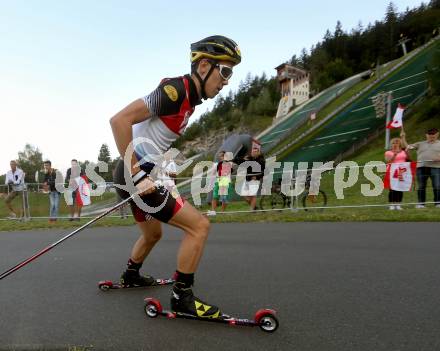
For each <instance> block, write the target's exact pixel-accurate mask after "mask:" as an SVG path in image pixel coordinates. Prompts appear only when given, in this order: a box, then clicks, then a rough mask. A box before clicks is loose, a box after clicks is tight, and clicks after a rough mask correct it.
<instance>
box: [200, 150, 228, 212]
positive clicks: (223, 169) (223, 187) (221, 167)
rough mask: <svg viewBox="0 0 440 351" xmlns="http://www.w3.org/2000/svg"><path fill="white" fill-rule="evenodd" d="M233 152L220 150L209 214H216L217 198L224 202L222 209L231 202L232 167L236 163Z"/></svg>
mask: <svg viewBox="0 0 440 351" xmlns="http://www.w3.org/2000/svg"><path fill="white" fill-rule="evenodd" d="M232 157H233V155H232V152H225V151H220V153H219V159H220V161H219V162H218V163H217V165H216V181H215V184H214V191H213V196H212V202H211V208H212V209H211V211H208V213H207V214H208V216H215V215H216V214H217V213H216V211H215V210H216V209H217V200H219V201H220V202H221V204H222V211H223V212H224V211H225V210H226V206H227V204H228V202H229V199H228V196H229V186H230V184H231V181H232V179H231V175H232V167H233V166H234V163H233V162H232V161H231V160H232Z"/></svg>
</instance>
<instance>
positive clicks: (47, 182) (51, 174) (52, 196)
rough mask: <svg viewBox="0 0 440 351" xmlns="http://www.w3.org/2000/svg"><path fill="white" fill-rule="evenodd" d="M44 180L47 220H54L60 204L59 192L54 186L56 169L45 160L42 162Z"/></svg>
mask: <svg viewBox="0 0 440 351" xmlns="http://www.w3.org/2000/svg"><path fill="white" fill-rule="evenodd" d="M43 167H44V182H43V186H44V187H45V188H46V189H47V190H48V191H49V222H51V223H52V222H56V220H57V218H58V208H59V205H60V195H61V194H60V193H59V192H58V191H57V189H56V187H55V180H56V177H57V171H56V170H55V169H53V168H52V163H51V162H50V161H49V160H47V161H44V163H43Z"/></svg>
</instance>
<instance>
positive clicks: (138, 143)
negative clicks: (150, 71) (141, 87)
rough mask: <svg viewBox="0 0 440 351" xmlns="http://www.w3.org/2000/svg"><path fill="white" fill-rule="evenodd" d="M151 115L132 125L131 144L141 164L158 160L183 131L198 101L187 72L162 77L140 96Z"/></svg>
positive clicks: (194, 86)
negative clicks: (179, 75) (183, 74)
mask: <svg viewBox="0 0 440 351" xmlns="http://www.w3.org/2000/svg"><path fill="white" fill-rule="evenodd" d="M142 100H143V101H144V103H145V106H146V107H147V108H148V110H149V111H150V117H149V118H148V119H146V120H145V121H143V122H141V123H137V124H135V125H133V127H132V130H133V144H134V149H135V153H136V157H137V159H138V160H139V161H140V163H141V164H143V163H146V162H150V163H157V162H158V161H159V159H160V157H161V156H162V155H163V154H164V153H165V152H166V151H167V150H168V149H169V147H170V146H171V144H172V143H173V141H175V140H176V139H177V138H178V137H179V136H181V135H182V133H183V132H184V130H185V128H186V126H187V124H188V120H189V118H190V116H191V115H192V113H193V112H194V108H195V106H196V105H198V104H201V102H202V101H201V99H200V98H199V95H198V93H197V88H196V85H195V83H194V81H193V80H192V78H191V76H190V75H185V76H183V77H176V78H167V79H163V80H162V81H161V83H160V84H159V86H158V87H157V88H156V89H155V90H154V91H153V92H152V93H151V94H149V95H147V96H145V97H143V98H142Z"/></svg>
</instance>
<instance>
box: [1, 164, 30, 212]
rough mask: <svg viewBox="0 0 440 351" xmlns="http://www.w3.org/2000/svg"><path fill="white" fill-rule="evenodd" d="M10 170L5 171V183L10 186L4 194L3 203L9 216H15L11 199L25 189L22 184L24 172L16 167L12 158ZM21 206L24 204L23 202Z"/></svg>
mask: <svg viewBox="0 0 440 351" xmlns="http://www.w3.org/2000/svg"><path fill="white" fill-rule="evenodd" d="M10 166H11V170H10V171H8V173H6V179H5V184H6V185H8V186H10V192H9V194H8V196H6V199H5V203H6V207H7V208H8V210H9V218H11V219H12V218H17V212H16V211H14V208H13V207H12V204H11V202H12V200H14V198H15V197H16V196H17V195H18V194H22V193H23V191H24V190H25V184H24V172H23V171H22V170H21V169H20V168H18V167H17V162H16V161H14V160H12V161H11V162H10ZM23 206H25V204H24V203H23ZM22 214H23V209H21V211H20V217H22Z"/></svg>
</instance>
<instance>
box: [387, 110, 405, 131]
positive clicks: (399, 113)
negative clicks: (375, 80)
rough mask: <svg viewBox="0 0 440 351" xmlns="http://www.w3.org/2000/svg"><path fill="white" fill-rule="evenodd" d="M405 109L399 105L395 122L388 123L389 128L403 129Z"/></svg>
mask: <svg viewBox="0 0 440 351" xmlns="http://www.w3.org/2000/svg"><path fill="white" fill-rule="evenodd" d="M404 111H405V107H404V106H403V105H401V104H398V105H397V109H396V113H395V114H394V117H393V120H392V121H391V122H390V123H388V125H387V128H388V129H391V128H401V127H402V126H403V112H404Z"/></svg>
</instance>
